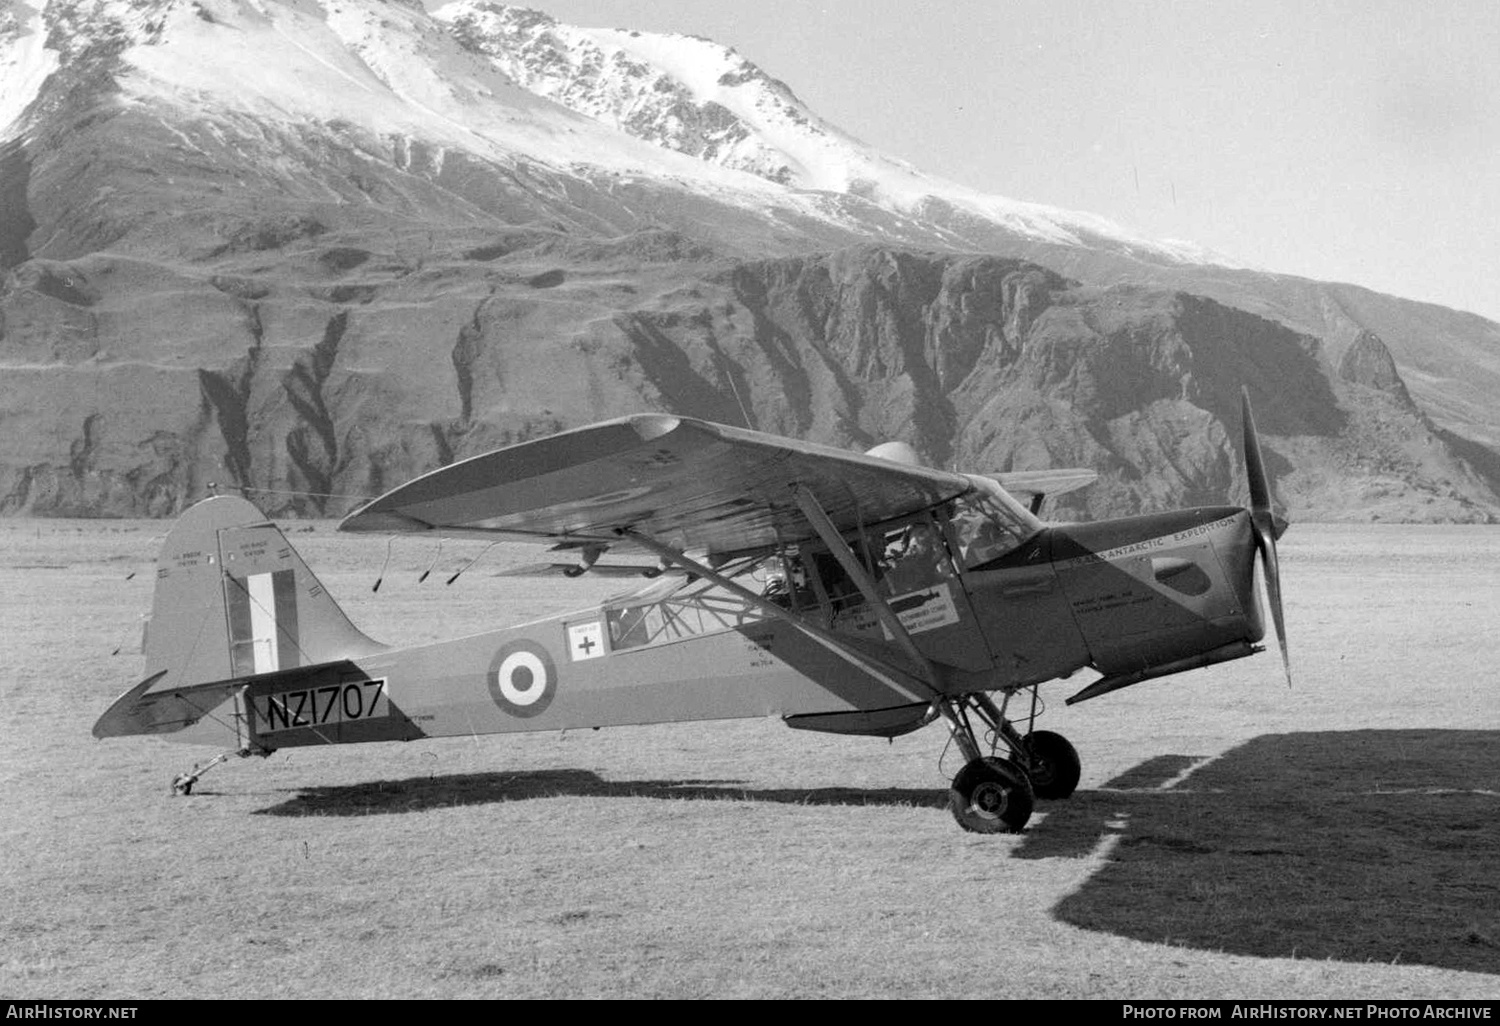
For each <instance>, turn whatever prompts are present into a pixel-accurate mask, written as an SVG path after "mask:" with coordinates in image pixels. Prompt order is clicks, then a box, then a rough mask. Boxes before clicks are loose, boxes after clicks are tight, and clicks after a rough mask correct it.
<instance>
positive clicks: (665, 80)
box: [0, 0, 1224, 263]
mask: <svg viewBox="0 0 1500 1026" xmlns="http://www.w3.org/2000/svg"><path fill="white" fill-rule="evenodd" d="M7 3H8V9H7V11H6V15H5V17H4V20H3V21H0V41H7V42H8V43H9V45H8V46H6V47H5V53H6V56H5V58H4V59H3V62H0V97H3V98H4V99H3V100H0V138H4V137H6V136H17V135H24V134H25V132H26V131H27V124H28V117H27V115H26V108H27V105H28V104H30V103H31V102H32V101H33V100H36V99H38V98H41V99H42V100H43V110H45V109H46V104H47V102H48V100H49V98H51V99H52V100H55V99H56V98H57V97H56V94H57V93H58V92H59V91H60V90H59V89H58V88H57V86H58V85H59V84H64V85H66V84H67V83H70V82H72V81H75V80H76V79H77V78H78V77H80V76H82V75H86V74H88V73H89V72H90V70H97V69H99V68H101V67H103V66H105V65H109V66H110V67H111V71H110V73H111V74H112V77H113V79H114V83H115V85H116V86H117V87H118V89H119V94H120V101H121V102H122V103H136V104H142V105H147V106H160V107H162V108H165V109H174V110H175V112H176V114H177V116H179V117H183V118H188V119H194V120H202V121H214V120H218V121H220V122H225V121H227V122H229V123H230V125H231V126H237V125H240V124H243V122H244V119H247V118H248V119H255V120H257V121H260V122H268V123H280V124H283V125H309V124H313V125H328V126H338V127H340V128H341V129H342V130H344V131H345V132H358V133H360V134H362V135H363V136H365V137H366V138H367V139H375V140H384V141H386V142H387V144H388V145H389V144H397V145H399V143H398V142H397V141H398V140H405V145H407V146H412V145H415V146H420V147H426V148H428V149H429V150H430V152H432V154H433V158H434V159H435V160H437V161H441V160H442V159H443V158H444V156H445V155H446V154H447V153H448V152H450V151H460V152H463V153H465V154H467V155H469V156H473V157H478V158H481V159H484V160H490V161H495V162H498V163H501V164H515V163H528V164H532V163H534V164H537V165H540V166H542V167H544V168H546V169H548V170H550V171H554V172H558V173H568V174H582V175H584V176H598V175H601V174H604V175H623V176H646V177H649V178H651V179H653V180H655V181H659V182H669V183H672V184H674V185H676V186H678V187H680V188H683V189H686V190H688V191H691V192H693V193H695V194H698V195H700V196H703V197H705V198H709V199H712V200H715V201H723V202H729V203H732V204H734V205H736V206H738V207H741V208H745V209H750V210H755V211H758V212H760V213H761V214H763V215H765V216H768V217H772V218H777V219H781V220H787V219H811V220H813V221H818V222H823V223H825V224H826V225H827V226H828V227H830V228H833V229H839V230H844V231H850V232H854V233H857V234H859V235H861V236H871V235H873V236H875V237H883V238H889V239H890V240H891V241H897V242H902V243H907V244H911V243H919V244H932V245H944V246H953V247H960V248H984V247H987V246H989V245H991V244H992V243H993V239H994V236H995V235H996V234H997V233H1002V234H1011V235H1014V236H1016V237H1018V238H1021V239H1026V240H1031V241H1036V242H1047V243H1056V244H1063V245H1079V246H1082V245H1087V246H1090V247H1094V248H1100V247H1104V248H1108V249H1115V250H1119V251H1122V252H1131V253H1134V254H1136V255H1143V256H1146V257H1148V258H1152V259H1162V260H1184V261H1195V262H1199V263H1202V262H1210V260H1209V257H1208V254H1206V253H1205V252H1203V251H1199V250H1196V249H1194V248H1192V247H1189V246H1186V245H1169V244H1166V243H1156V242H1150V241H1148V240H1144V239H1139V238H1134V237H1132V236H1130V235H1129V234H1128V233H1127V232H1125V230H1124V229H1122V228H1120V227H1118V226H1116V225H1113V224H1111V223H1110V222H1108V221H1107V220H1105V219H1103V218H1099V217H1095V216H1093V215H1088V214H1079V213H1070V212H1067V211H1062V210H1057V209H1053V208H1049V207H1044V206H1040V205H1036V204H1028V203H1022V202H1017V201H1013V200H1008V199H1005V198H1003V197H997V196H987V195H984V194H981V193H979V192H976V191H974V190H970V189H966V188H963V187H961V186H958V185H955V184H953V183H951V182H945V181H942V180H940V179H936V178H933V177H930V176H928V175H924V174H923V173H921V172H920V171H918V170H916V169H915V168H912V167H910V166H909V165H907V164H905V163H903V162H900V161H896V160H893V159H891V158H889V157H886V156H884V155H882V154H879V153H878V152H875V151H873V150H871V149H870V148H869V147H867V146H865V145H863V144H861V143H859V142H858V141H857V140H855V139H853V138H852V137H850V136H849V135H847V134H846V133H844V132H842V131H840V130H839V129H837V128H835V127H834V126H832V125H829V124H828V123H826V122H824V121H823V120H822V119H821V118H819V117H817V115H816V114H814V113H813V112H811V111H809V110H808V109H807V108H806V107H805V106H804V105H803V104H802V103H801V101H799V100H798V99H797V98H796V96H795V95H794V94H793V93H792V91H791V90H790V89H789V88H787V87H786V86H785V85H783V84H782V83H780V82H778V81H776V80H775V79H772V78H771V77H769V76H768V75H766V74H765V73H764V72H763V71H761V70H760V69H759V68H757V67H756V66H755V65H753V64H751V63H750V62H749V61H746V60H745V59H744V58H742V57H740V56H739V55H738V54H736V53H735V52H734V51H733V50H731V49H728V48H725V47H722V46H719V45H718V44H716V43H713V42H710V41H708V40H703V39H695V38H691V37H687V36H680V35H661V34H652V33H639V32H624V31H618V30H605V29H580V28H574V27H571V26H567V25H561V24H559V23H557V22H556V21H555V20H553V19H552V18H550V17H548V16H547V15H545V14H542V13H540V12H537V11H532V10H526V9H521V8H511V7H504V6H500V5H496V4H484V3H472V2H464V3H455V4H450V5H448V6H446V7H443V8H441V9H440V10H438V11H436V12H434V14H432V15H430V16H429V15H428V14H427V13H426V12H425V11H424V10H423V8H422V7H421V5H420V4H418V3H415V2H413V3H410V4H408V3H404V2H402V0H390V2H383V0H330V2H328V3H323V4H320V3H318V2H316V0H35V6H27V5H25V4H23V3H20V2H18V0H7ZM59 69H61V75H60V76H58V77H60V78H61V79H62V83H57V82H54V81H53V76H54V75H55V74H56V73H57V72H58V71H59ZM49 82H50V83H52V84H51V85H50V86H49ZM549 101H555V102H549ZM231 130H232V128H231ZM643 143H644V145H643ZM1217 262H1221V263H1222V262H1224V261H1223V260H1220V261H1217Z"/></svg>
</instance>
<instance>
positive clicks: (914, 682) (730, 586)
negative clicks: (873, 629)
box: [621, 528, 941, 702]
mask: <svg viewBox="0 0 1500 1026" xmlns="http://www.w3.org/2000/svg"><path fill="white" fill-rule="evenodd" d="M621 533H622V534H623V535H625V536H626V537H628V538H629V539H630V540H631V541H633V542H635V543H636V544H637V545H640V546H641V547H643V548H646V549H650V550H651V551H652V552H654V553H656V554H657V555H658V556H660V557H661V558H662V559H663V560H664V561H666V562H667V563H669V564H675V565H676V566H680V567H682V568H683V569H684V570H686V571H688V572H689V573H693V574H697V575H698V576H699V577H702V578H704V579H705V580H709V581H712V582H713V583H715V584H717V585H718V586H719V587H721V588H723V589H725V590H726V591H730V592H733V593H734V594H735V595H738V596H739V597H740V598H742V599H744V600H745V601H746V602H749V603H751V604H752V605H754V606H755V607H756V608H757V609H759V610H761V611H762V612H763V613H766V614H767V615H769V616H773V617H775V618H776V619H778V620H784V621H785V622H787V623H789V624H791V625H792V626H793V627H796V628H797V629H798V630H800V631H802V632H803V633H804V634H807V635H808V636H810V637H812V638H814V639H816V640H817V641H819V642H821V643H823V644H824V645H827V646H828V647H829V648H831V649H832V650H834V651H835V652H838V653H839V654H840V655H842V656H843V657H844V658H845V659H848V660H849V661H850V662H852V663H855V664H857V665H858V666H859V667H860V668H861V669H863V670H864V671H865V672H866V673H868V674H870V675H871V676H873V677H876V678H878V679H879V680H880V681H881V682H882V683H884V684H885V685H886V686H888V687H890V688H892V689H893V690H895V691H899V692H901V693H902V694H904V695H906V696H908V697H909V698H911V699H912V700H913V701H915V702H924V701H932V700H934V699H938V698H940V697H941V696H939V695H938V694H937V693H936V691H935V690H934V689H933V688H932V686H931V685H930V684H928V683H927V681H925V680H923V679H922V678H921V677H919V676H917V675H916V674H913V673H912V672H911V671H909V670H906V669H903V668H901V667H899V666H895V665H893V664H891V663H888V662H886V661H885V660H883V659H880V658H877V657H876V656H873V655H870V654H868V653H866V652H863V651H861V650H860V649H857V648H855V647H854V646H852V645H850V644H849V643H848V641H847V640H846V639H844V638H841V637H839V636H838V635H837V634H835V633H834V632H833V631H830V630H827V629H826V628H824V627H820V626H818V625H817V624H815V623H813V622H811V621H810V620H809V619H808V618H807V617H806V616H803V615H801V614H800V613H794V612H792V611H790V610H787V609H783V608H782V607H781V606H778V605H777V604H776V603H774V602H771V601H769V600H768V599H766V598H764V597H762V596H760V595H757V594H756V593H755V592H753V591H751V590H750V589H749V588H746V587H745V586H744V585H742V584H740V583H739V582H738V581H735V580H732V579H731V578H728V577H725V576H724V575H723V574H721V573H719V572H718V571H717V570H711V569H710V568H708V567H707V566H705V565H703V564H702V563H700V562H698V561H697V560H696V559H692V558H691V557H689V556H687V555H684V554H683V553H682V551H681V550H679V549H674V548H672V546H670V545H667V544H665V543H663V542H659V541H657V540H656V539H655V538H652V537H651V536H650V535H646V534H642V533H641V532H639V531H636V530H633V529H630V528H626V529H625V530H624V531H622V532H621Z"/></svg>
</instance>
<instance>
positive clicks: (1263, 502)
mask: <svg viewBox="0 0 1500 1026" xmlns="http://www.w3.org/2000/svg"><path fill="white" fill-rule="evenodd" d="M1240 421H1241V422H1242V423H1243V424H1244V426H1245V476H1246V477H1247V478H1249V479H1250V512H1251V513H1254V514H1255V515H1256V520H1257V521H1259V520H1260V519H1261V518H1262V516H1265V517H1266V518H1267V520H1268V521H1269V517H1270V513H1271V483H1270V481H1268V480H1267V479H1266V464H1265V461H1264V460H1263V459H1261V455H1260V438H1259V436H1258V435H1256V433H1255V414H1254V413H1252V412H1251V411H1250V390H1249V389H1248V388H1242V389H1240Z"/></svg>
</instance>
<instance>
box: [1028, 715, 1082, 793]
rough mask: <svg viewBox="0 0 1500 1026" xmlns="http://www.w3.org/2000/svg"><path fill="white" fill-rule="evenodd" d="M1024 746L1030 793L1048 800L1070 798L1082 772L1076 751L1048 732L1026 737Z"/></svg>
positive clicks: (1037, 731)
mask: <svg viewBox="0 0 1500 1026" xmlns="http://www.w3.org/2000/svg"><path fill="white" fill-rule="evenodd" d="M1024 746H1025V749H1026V760H1027V762H1028V764H1029V767H1028V770H1027V773H1028V775H1029V776H1030V777H1031V789H1032V792H1033V793H1034V794H1035V795H1036V796H1037V797H1038V798H1046V799H1050V800H1055V799H1059V798H1066V797H1068V796H1069V795H1071V794H1072V793H1073V791H1074V790H1075V789H1076V788H1077V787H1078V778H1079V776H1080V774H1081V773H1082V769H1081V767H1080V766H1079V763H1078V750H1077V749H1076V748H1074V747H1073V746H1072V744H1070V743H1069V742H1068V739H1067V738H1065V737H1063V736H1062V735H1061V734H1054V733H1053V732H1052V731H1050V730H1034V731H1032V732H1031V733H1030V734H1028V735H1026V740H1025V742H1024Z"/></svg>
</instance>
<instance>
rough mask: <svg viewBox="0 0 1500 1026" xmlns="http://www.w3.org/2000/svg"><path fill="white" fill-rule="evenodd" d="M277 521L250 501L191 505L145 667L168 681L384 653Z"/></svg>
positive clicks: (165, 575)
mask: <svg viewBox="0 0 1500 1026" xmlns="http://www.w3.org/2000/svg"><path fill="white" fill-rule="evenodd" d="M384 647H385V646H383V645H381V644H379V643H377V642H375V641H372V640H371V639H370V638H368V637H366V636H365V635H364V634H362V633H361V632H360V631H359V630H358V629H357V628H355V626H354V625H353V624H352V623H350V622H349V618H348V617H346V616H345V615H344V612H343V610H342V609H340V608H339V607H338V604H337V603H336V602H334V600H333V598H332V597H331V596H330V595H329V594H328V592H327V591H326V590H324V588H323V586H322V584H320V583H319V582H318V579H317V578H316V577H315V576H313V572H312V571H311V570H309V569H308V567H307V564H306V563H304V562H303V561H302V557H300V556H298V555H297V553H296V551H295V550H293V548H292V546H291V543H289V542H288V541H287V540H286V537H285V536H284V535H283V534H282V533H281V531H280V529H278V528H277V527H276V525H275V524H272V523H270V522H269V521H267V520H266V518H265V516H264V514H262V513H261V512H260V510H258V509H256V508H255V506H253V505H252V504H250V503H249V502H247V501H245V500H244V499H241V498H237V497H234V496H217V497H215V498H211V499H205V500H204V501H203V502H200V503H198V504H197V505H195V506H193V507H192V508H191V509H189V510H188V511H187V512H186V513H184V514H183V515H182V517H181V519H179V520H178V521H177V524H176V525H175V526H174V527H173V528H172V532H171V534H169V535H168V536H167V540H166V542H165V543H163V545H162V551H161V556H160V558H159V559H158V561H157V569H156V595H155V599H154V601H153V602H152V607H151V624H150V627H149V629H148V630H147V633H146V673H147V675H152V674H156V673H160V672H163V671H165V674H166V675H165V676H164V677H163V678H162V681H161V684H159V685H158V686H157V688H156V689H153V690H159V689H161V688H165V687H167V686H173V687H186V686H191V685H193V684H199V683H205V682H208V681H219V680H226V679H229V678H236V677H247V676H251V675H253V674H259V673H271V672H273V671H277V670H289V669H295V668H296V667H299V666H310V665H313V664H315V663H324V662H330V661H332V660H335V659H346V658H353V657H357V656H361V655H368V654H370V653H372V652H377V651H380V650H381V649H383V648H384Z"/></svg>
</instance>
